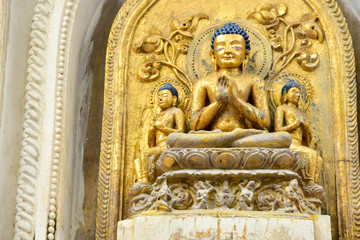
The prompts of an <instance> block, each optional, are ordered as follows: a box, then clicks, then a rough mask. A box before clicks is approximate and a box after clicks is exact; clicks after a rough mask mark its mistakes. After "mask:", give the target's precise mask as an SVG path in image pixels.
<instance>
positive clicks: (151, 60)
mask: <svg viewBox="0 0 360 240" xmlns="http://www.w3.org/2000/svg"><path fill="white" fill-rule="evenodd" d="M201 19H208V16H207V15H205V14H197V15H195V16H190V17H186V18H184V19H182V20H181V21H178V20H177V19H175V18H173V19H172V20H171V21H170V28H171V30H172V32H171V33H170V35H169V36H168V37H165V36H164V35H163V34H162V32H161V31H160V30H158V29H156V28H151V29H150V30H149V31H148V33H147V34H146V36H145V37H143V38H142V39H141V41H140V43H139V44H134V45H133V47H132V49H133V51H134V52H137V53H146V54H147V55H145V62H144V64H143V65H141V66H139V68H138V70H137V77H138V79H139V80H140V81H142V82H152V81H155V80H157V79H158V78H159V77H160V71H161V68H162V66H167V67H169V68H170V69H171V70H172V71H173V73H174V74H175V76H176V78H177V79H178V80H179V81H180V82H181V83H182V84H183V85H184V86H185V87H186V88H187V90H188V91H190V90H191V86H192V82H191V80H190V78H189V76H188V75H187V73H186V72H185V71H184V70H183V69H182V68H181V67H179V66H178V65H177V59H178V57H179V55H181V54H183V55H184V54H187V53H188V50H189V45H190V42H191V40H192V39H193V38H194V35H193V32H194V31H195V29H196V27H197V25H198V23H199V21H200V20H201ZM155 55H158V56H159V57H160V56H162V58H159V59H158V58H156V57H155Z"/></svg>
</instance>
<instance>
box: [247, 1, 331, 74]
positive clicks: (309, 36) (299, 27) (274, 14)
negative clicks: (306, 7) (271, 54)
mask: <svg viewBox="0 0 360 240" xmlns="http://www.w3.org/2000/svg"><path fill="white" fill-rule="evenodd" d="M286 13H287V6H286V5H285V4H283V3H281V4H279V5H275V4H264V5H261V6H260V7H259V8H258V9H257V10H256V11H254V12H251V13H250V14H249V15H248V18H249V19H253V20H255V21H257V22H258V23H259V24H262V25H264V26H265V28H266V30H267V31H268V37H269V39H270V43H271V45H272V47H273V49H274V51H276V52H280V54H279V55H278V56H277V57H276V58H275V61H274V63H273V65H272V68H271V71H270V74H271V75H276V74H278V73H280V72H281V71H282V70H283V69H284V68H285V67H287V66H288V65H289V64H290V63H291V62H292V61H293V60H294V59H295V58H296V60H297V63H298V64H299V65H300V66H301V68H302V69H304V70H306V71H312V70H314V69H315V68H316V67H317V66H318V64H319V55H318V53H317V52H316V51H315V50H313V49H311V46H312V42H311V40H317V41H318V42H319V43H322V42H323V41H324V33H323V30H322V28H321V26H320V25H319V24H318V23H317V20H318V15H316V14H315V13H306V14H304V15H303V16H301V18H300V21H297V22H288V21H287V20H285V18H284V16H285V15H286ZM282 24H283V25H284V27H283V28H280V25H282ZM280 30H283V32H281V33H279V31H280ZM289 42H290V44H288V43H289ZM297 42H299V43H300V44H297Z"/></svg>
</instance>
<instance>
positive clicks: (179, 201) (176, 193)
mask: <svg viewBox="0 0 360 240" xmlns="http://www.w3.org/2000/svg"><path fill="white" fill-rule="evenodd" d="M170 191H171V196H172V204H171V206H172V207H173V208H174V209H177V210H184V209H187V208H188V207H189V206H191V205H192V204H193V193H192V191H191V190H190V187H189V185H188V184H185V183H178V184H174V185H172V186H170Z"/></svg>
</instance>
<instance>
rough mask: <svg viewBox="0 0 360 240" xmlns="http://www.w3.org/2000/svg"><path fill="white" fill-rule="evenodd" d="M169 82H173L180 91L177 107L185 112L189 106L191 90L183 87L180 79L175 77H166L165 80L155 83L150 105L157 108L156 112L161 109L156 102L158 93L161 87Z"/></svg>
mask: <svg viewBox="0 0 360 240" xmlns="http://www.w3.org/2000/svg"><path fill="white" fill-rule="evenodd" d="M167 83H171V84H172V85H173V86H174V87H175V88H176V90H177V91H178V94H179V97H178V104H177V107H178V108H180V109H181V110H183V111H184V112H185V111H186V110H187V108H188V107H189V92H188V91H187V90H186V89H185V88H184V87H183V85H182V84H181V83H180V82H179V81H177V80H175V79H173V78H165V79H164V80H162V81H159V82H158V83H157V84H156V85H155V87H154V89H153V90H152V91H151V96H150V105H151V106H152V107H153V108H154V109H155V112H156V113H158V112H160V111H161V110H160V107H159V106H158V105H157V104H156V94H157V92H158V91H159V89H160V88H161V87H162V86H164V85H165V84H167Z"/></svg>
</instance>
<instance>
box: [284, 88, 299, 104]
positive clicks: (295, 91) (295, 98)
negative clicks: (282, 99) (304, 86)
mask: <svg viewBox="0 0 360 240" xmlns="http://www.w3.org/2000/svg"><path fill="white" fill-rule="evenodd" d="M299 100H300V89H299V88H297V87H292V88H290V89H289V91H288V93H287V95H286V101H287V102H289V103H292V104H295V105H296V106H297V105H298V104H299Z"/></svg>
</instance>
